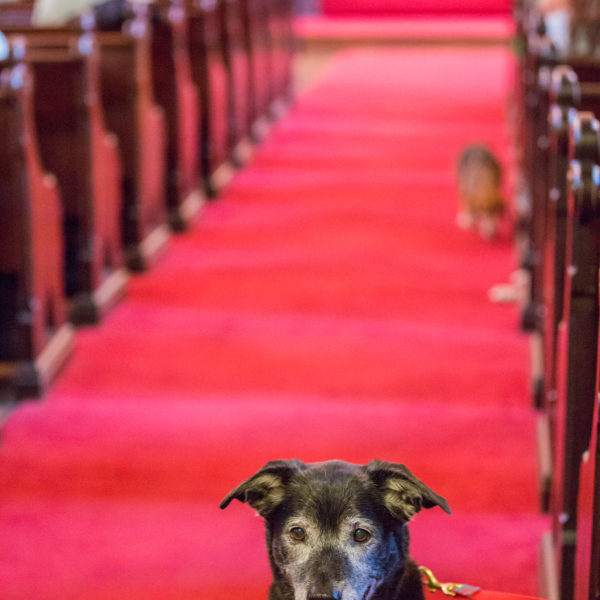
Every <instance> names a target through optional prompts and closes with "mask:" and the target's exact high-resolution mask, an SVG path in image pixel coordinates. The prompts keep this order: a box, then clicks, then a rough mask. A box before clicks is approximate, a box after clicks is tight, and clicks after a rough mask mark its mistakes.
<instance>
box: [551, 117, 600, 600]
mask: <svg viewBox="0 0 600 600" xmlns="http://www.w3.org/2000/svg"><path fill="white" fill-rule="evenodd" d="M570 120H571V123H570V141H569V158H570V167H569V174H568V180H569V181H570V185H569V188H568V190H567V216H566V244H565V257H566V258H565V265H566V269H565V283H564V302H563V317H562V320H561V323H560V325H559V327H558V337H557V355H556V369H557V370H556V392H557V394H556V408H555V411H554V415H553V419H554V423H553V428H552V441H553V474H552V490H551V497H550V511H551V517H552V534H551V539H549V538H548V537H547V538H546V539H545V541H544V543H543V548H544V549H545V556H543V558H544V560H543V564H544V565H546V568H547V570H548V571H550V572H549V573H548V577H549V578H550V579H553V580H555V581H557V584H558V594H559V597H560V598H561V599H564V600H569V599H570V598H572V597H573V583H574V558H575V543H576V530H577V494H578V482H579V473H578V471H579V463H580V460H581V455H582V454H583V452H584V451H585V450H586V448H587V447H588V445H589V440H590V423H591V419H592V414H593V402H594V390H595V380H596V357H597V352H598V346H597V335H596V334H595V331H596V330H597V327H598V269H599V267H600V260H599V258H600V252H599V246H600V226H599V223H600V221H599V220H598V219H596V218H595V216H594V214H593V211H592V210H591V207H590V202H589V193H588V188H589V185H588V183H587V182H589V181H590V178H591V177H592V174H593V172H594V170H595V165H596V164H597V163H598V160H599V158H600V156H599V150H598V129H599V127H600V126H599V124H598V122H597V121H596V119H595V118H594V117H593V114H592V113H590V112H579V113H577V114H576V115H572V116H571V118H570ZM553 569H554V570H555V572H554V573H552V572H551V571H552V570H553Z"/></svg>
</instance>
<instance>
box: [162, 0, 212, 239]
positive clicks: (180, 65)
mask: <svg viewBox="0 0 600 600" xmlns="http://www.w3.org/2000/svg"><path fill="white" fill-rule="evenodd" d="M152 72H153V78H152V79H153V84H154V96H155V98H156V101H157V102H158V104H159V105H160V106H161V107H162V109H163V111H164V114H165V119H166V128H167V177H166V198H167V206H168V209H169V221H170V224H171V227H172V228H173V229H174V230H176V231H181V230H184V229H187V227H189V225H190V223H191V222H192V221H193V219H194V218H195V216H196V214H197V213H198V210H199V209H200V206H201V205H202V194H201V192H200V187H199V184H200V181H199V177H200V170H199V168H198V162H199V161H198V153H199V151H200V145H199V136H200V125H199V119H200V116H199V112H200V104H199V102H200V98H199V93H198V89H197V87H196V84H195V83H194V81H193V79H192V73H191V65H190V53H189V40H188V21H187V15H186V8H185V4H184V2H183V0H162V1H160V2H156V3H155V5H154V19H153V23H152Z"/></svg>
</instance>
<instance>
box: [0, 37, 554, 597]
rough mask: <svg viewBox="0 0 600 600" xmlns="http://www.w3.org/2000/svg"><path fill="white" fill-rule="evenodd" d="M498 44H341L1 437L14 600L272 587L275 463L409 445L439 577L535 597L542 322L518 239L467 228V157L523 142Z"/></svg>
mask: <svg viewBox="0 0 600 600" xmlns="http://www.w3.org/2000/svg"><path fill="white" fill-rule="evenodd" d="M507 66H508V57H507V56H506V55H505V53H504V52H503V51H501V50H497V49H496V50H493V49H487V50H461V49H457V48H455V49H453V50H442V49H436V50H428V49H419V50H409V49H404V50H397V51H396V50H385V51H360V52H355V53H347V54H343V55H340V56H339V57H338V58H337V59H336V60H334V61H333V63H332V65H331V67H330V69H329V71H328V72H327V73H326V75H325V76H324V77H323V79H322V80H321V81H320V82H319V83H318V85H316V86H315V87H314V89H312V90H310V91H309V92H308V93H307V94H306V95H304V96H303V97H302V98H300V100H299V101H298V103H297V106H296V107H295V109H294V110H293V111H292V113H291V114H290V116H289V117H288V118H287V119H286V120H285V121H284V122H282V123H281V124H280V125H279V126H278V127H277V128H276V130H275V131H274V133H273V135H272V136H271V138H270V139H269V140H268V141H267V142H266V143H265V144H264V145H263V147H261V149H260V150H259V152H258V154H257V156H256V157H255V160H254V161H253V164H252V165H251V166H250V167H249V168H248V169H247V170H245V171H244V172H242V173H240V175H239V177H238V178H237V179H236V181H235V182H234V184H233V185H232V187H231V188H230V190H229V191H228V193H226V195H225V197H224V198H223V199H222V200H221V201H220V202H218V203H215V204H212V205H210V206H209V207H208V208H207V210H206V212H205V214H204V215H203V217H202V218H201V220H200V222H199V223H198V225H197V227H196V228H195V229H194V230H193V231H192V232H190V233H188V234H186V235H183V236H180V237H176V238H175V239H174V240H173V243H172V247H171V249H170V252H169V254H168V255H167V257H166V258H165V259H164V260H163V261H162V262H161V263H160V264H159V265H158V266H157V268H156V269H155V270H153V271H152V272H150V273H149V274H147V275H144V276H140V277H136V278H135V279H134V282H133V285H132V289H131V293H130V295H129V298H128V300H127V301H126V302H125V303H123V304H122V305H121V306H119V307H118V309H117V310H116V311H115V312H114V314H112V315H111V316H110V318H109V319H108V320H107V321H106V322H105V323H104V324H103V325H102V326H101V327H99V328H97V329H88V330H85V331H83V332H82V333H81V336H80V338H79V343H78V348H77V353H76V356H75V359H74V360H73V361H72V362H71V364H70V365H69V367H68V369H67V371H66V372H65V373H64V375H63V376H62V377H61V379H60V380H59V382H58V383H57V385H56V386H55V388H54V391H53V393H52V394H51V395H50V397H49V398H48V399H47V400H46V401H44V402H39V403H30V404H27V405H24V406H23V407H22V408H20V409H19V410H18V411H17V413H16V414H15V415H14V416H13V417H12V419H11V420H10V422H9V424H8V426H7V427H6V430H5V432H4V435H3V445H2V447H1V449H0V489H1V490H2V491H1V492H0V494H1V499H0V539H1V540H2V544H0V597H2V599H3V600H17V599H19V600H21V599H22V600H25V599H27V600H31V599H32V598H35V599H36V600H50V599H52V600H55V599H56V600H67V599H77V600H91V599H94V600H95V599H110V600H121V599H123V600H125V599H127V600H138V599H139V600H169V599H172V600H187V599H189V600H192V599H194V600H204V599H206V600H264V599H265V598H266V589H267V585H268V580H269V576H268V567H267V561H266V558H265V552H264V549H263V533H262V526H261V521H260V519H257V518H255V517H254V516H253V515H252V512H251V511H250V510H249V509H248V508H247V507H245V506H242V505H241V504H239V503H235V504H234V505H232V506H231V508H230V509H228V510H227V511H225V512H221V511H219V510H218V508H217V505H218V502H219V500H220V499H221V498H222V497H223V496H224V495H225V494H226V493H227V492H228V491H229V490H230V489H231V488H232V487H233V486H234V485H235V484H237V483H238V482H239V481H240V480H241V479H243V478H245V477H246V476H248V475H249V474H251V473H252V472H254V471H255V470H256V469H258V468H259V467H260V466H262V464H263V463H264V462H266V461H267V460H269V459H272V458H276V457H299V458H301V459H303V460H306V461H314V460H322V459H328V458H343V459H346V460H349V461H353V462H366V461H368V460H370V459H371V458H373V457H379V458H381V459H386V460H390V461H401V462H406V463H407V464H408V465H409V466H410V467H411V469H413V470H414V471H415V473H417V474H418V475H419V476H420V477H421V478H422V479H424V480H425V481H426V482H427V483H428V484H430V485H431V486H432V487H433V489H435V490H436V491H438V492H439V493H441V494H443V495H444V496H445V497H446V498H447V499H448V501H449V503H450V505H451V507H452V509H453V515H452V516H448V515H445V514H444V513H442V512H441V511H439V510H438V511H435V510H434V511H426V512H425V513H423V514H421V515H419V516H418V518H417V519H416V522H415V523H414V525H413V529H412V531H413V553H414V555H415V556H416V558H417V559H418V560H419V561H421V562H423V563H425V564H427V565H429V566H430V567H431V568H433V569H434V570H435V572H436V574H437V575H438V576H439V577H440V579H442V580H444V579H449V580H455V579H459V580H466V581H470V582H472V583H475V584H478V585H482V586H484V587H490V588H496V589H500V590H506V591H513V592H521V593H534V592H535V579H536V578H535V553H536V544H537V541H538V537H539V535H540V531H541V529H542V525H543V522H542V520H541V519H540V517H538V516H537V513H536V508H537V501H536V492H535V468H534V455H535V450H534V417H533V415H532V413H531V411H530V408H529V399H528V394H527V391H526V389H527V375H526V371H527V348H526V345H527V343H526V340H525V339H524V338H523V337H522V336H520V335H519V333H518V332H517V331H516V328H515V324H516V321H517V316H516V314H515V311H514V309H513V308H511V307H506V306H498V305H492V304H490V303H488V301H487V299H486V293H487V290H488V288H489V287H490V286H491V285H492V284H494V283H496V282H499V281H503V280H505V279H506V277H507V276H508V274H509V273H510V271H511V270H512V269H513V266H514V264H513V254H512V248H511V246H510V244H509V243H491V244H489V243H484V242H482V241H480V240H479V239H477V238H476V237H475V236H471V235H469V234H465V233H464V232H459V231H458V230H457V229H456V228H455V226H454V223H453V219H454V210H455V197H454V191H453V177H452V173H453V161H454V159H455V156H456V153H457V151H458V150H459V148H460V147H461V146H462V145H463V144H464V143H465V142H466V141H469V140H471V139H473V138H476V139H479V140H488V141H489V142H490V143H491V144H492V145H493V146H494V147H495V148H496V149H497V150H498V151H499V152H502V151H503V149H504V141H503V131H504V130H503V108H504V102H505V95H506V87H507V84H506V72H507Z"/></svg>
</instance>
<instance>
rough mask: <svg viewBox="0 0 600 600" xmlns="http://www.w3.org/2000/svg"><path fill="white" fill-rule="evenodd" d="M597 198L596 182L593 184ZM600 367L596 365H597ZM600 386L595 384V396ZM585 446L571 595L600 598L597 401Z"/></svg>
mask: <svg viewBox="0 0 600 600" xmlns="http://www.w3.org/2000/svg"><path fill="white" fill-rule="evenodd" d="M594 188H595V189H594V192H593V193H594V195H595V197H596V198H598V197H599V196H598V192H599V190H598V184H597V182H595V183H594ZM599 367H600V365H599ZM599 393H600V388H599V387H598V384H596V399H597V398H598V397H599V396H598V394H599ZM591 430H592V431H591V437H590V445H589V448H588V449H587V450H586V451H585V453H584V454H583V457H582V462H581V469H580V475H579V500H578V505H577V545H576V549H575V598H576V600H598V597H600V403H599V402H598V400H596V402H595V403H594V415H593V419H592V427H591Z"/></svg>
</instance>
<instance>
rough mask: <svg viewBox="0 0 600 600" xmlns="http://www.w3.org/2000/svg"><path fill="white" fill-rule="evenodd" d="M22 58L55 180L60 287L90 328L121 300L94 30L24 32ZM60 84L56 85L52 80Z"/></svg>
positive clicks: (111, 148)
mask: <svg viewBox="0 0 600 600" xmlns="http://www.w3.org/2000/svg"><path fill="white" fill-rule="evenodd" d="M23 40H24V43H25V45H24V46H23V54H22V57H21V59H20V60H22V61H25V62H26V63H27V64H28V65H29V66H30V69H31V71H32V72H33V75H34V79H35V94H34V109H35V125H36V128H37V132H38V140H39V146H40V155H41V159H42V163H43V165H44V167H45V168H46V169H48V170H49V171H51V172H52V173H54V174H55V175H56V176H57V178H58V181H59V185H60V188H61V192H62V193H61V197H62V204H63V213H64V221H63V232H64V243H65V269H66V271H65V286H66V290H65V291H66V295H67V297H68V299H69V318H70V320H71V321H72V322H73V323H76V324H82V323H95V322H97V321H98V320H99V319H100V318H101V317H102V315H103V314H104V313H105V312H106V311H108V310H109V309H110V308H111V307H112V306H114V304H115V303H116V302H117V301H118V300H119V299H120V298H121V297H122V296H123V294H124V293H125V291H126V287H127V282H128V278H129V277H128V274H127V272H126V270H125V268H124V260H123V252H122V246H121V223H120V218H121V210H122V192H121V179H122V175H121V163H120V157H119V147H118V141H117V139H116V137H115V136H114V135H113V134H110V133H108V132H107V131H106V126H105V123H104V115H103V111H102V105H101V102H100V89H99V85H100V72H99V56H98V47H97V44H96V41H95V36H94V34H93V33H85V34H82V35H75V34H74V33H67V32H65V33H61V32H59V31H54V32H52V31H46V32H43V31H42V30H33V29H32V30H30V31H28V32H27V34H26V35H25V36H24V37H23ZM57 81H60V82H62V85H61V86H57V85H56V82H57Z"/></svg>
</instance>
